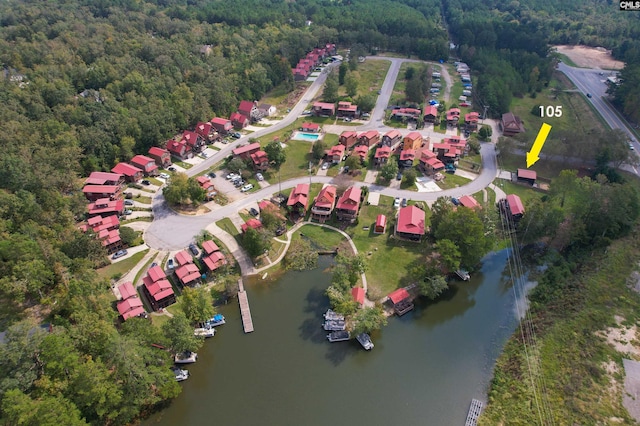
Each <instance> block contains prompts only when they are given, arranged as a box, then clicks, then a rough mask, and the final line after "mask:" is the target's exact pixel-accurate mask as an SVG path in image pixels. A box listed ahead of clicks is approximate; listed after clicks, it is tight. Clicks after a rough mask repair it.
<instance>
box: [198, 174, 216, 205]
mask: <svg viewBox="0 0 640 426" xmlns="http://www.w3.org/2000/svg"><path fill="white" fill-rule="evenodd" d="M196 182H198V185H200V188H202V189H204V192H205V197H206V198H207V200H211V199H213V197H214V196H215V195H216V194H217V193H218V191H216V187H215V186H214V185H213V182H211V179H209V177H208V176H198V177H197V178H196Z"/></svg>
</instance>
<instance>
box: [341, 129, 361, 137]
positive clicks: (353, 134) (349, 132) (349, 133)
mask: <svg viewBox="0 0 640 426" xmlns="http://www.w3.org/2000/svg"><path fill="white" fill-rule="evenodd" d="M353 137H355V138H357V137H358V134H357V133H356V132H354V131H353V130H346V131H344V132H342V133H340V138H341V139H342V138H347V139H348V138H353Z"/></svg>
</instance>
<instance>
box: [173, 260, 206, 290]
mask: <svg viewBox="0 0 640 426" xmlns="http://www.w3.org/2000/svg"><path fill="white" fill-rule="evenodd" d="M176 276H177V277H178V280H180V282H181V283H182V285H183V286H188V285H194V284H195V283H196V282H197V281H198V280H199V279H200V278H201V276H202V274H200V270H199V269H198V267H197V266H196V265H195V264H194V263H187V264H186V265H183V266H180V267H179V268H177V269H176Z"/></svg>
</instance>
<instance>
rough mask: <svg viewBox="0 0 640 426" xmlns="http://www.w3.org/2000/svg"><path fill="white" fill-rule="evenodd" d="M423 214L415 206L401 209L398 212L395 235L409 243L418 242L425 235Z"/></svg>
mask: <svg viewBox="0 0 640 426" xmlns="http://www.w3.org/2000/svg"><path fill="white" fill-rule="evenodd" d="M424 221H425V214H424V211H423V210H420V209H419V208H417V207H416V206H407V207H402V208H401V209H400V210H399V211H398V220H397V222H396V230H395V235H396V236H398V237H401V238H406V239H408V240H411V241H420V240H421V239H422V236H423V235H424V234H425V223H424Z"/></svg>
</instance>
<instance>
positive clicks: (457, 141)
mask: <svg viewBox="0 0 640 426" xmlns="http://www.w3.org/2000/svg"><path fill="white" fill-rule="evenodd" d="M432 148H433V151H434V152H435V153H437V157H438V159H439V160H440V161H442V162H443V163H445V164H451V163H455V162H456V161H458V160H459V159H460V157H461V156H462V155H463V154H464V153H465V152H466V151H467V149H468V147H467V141H466V139H462V138H460V137H459V136H451V137H448V138H444V139H443V140H442V143H434V144H433V147H432Z"/></svg>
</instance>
